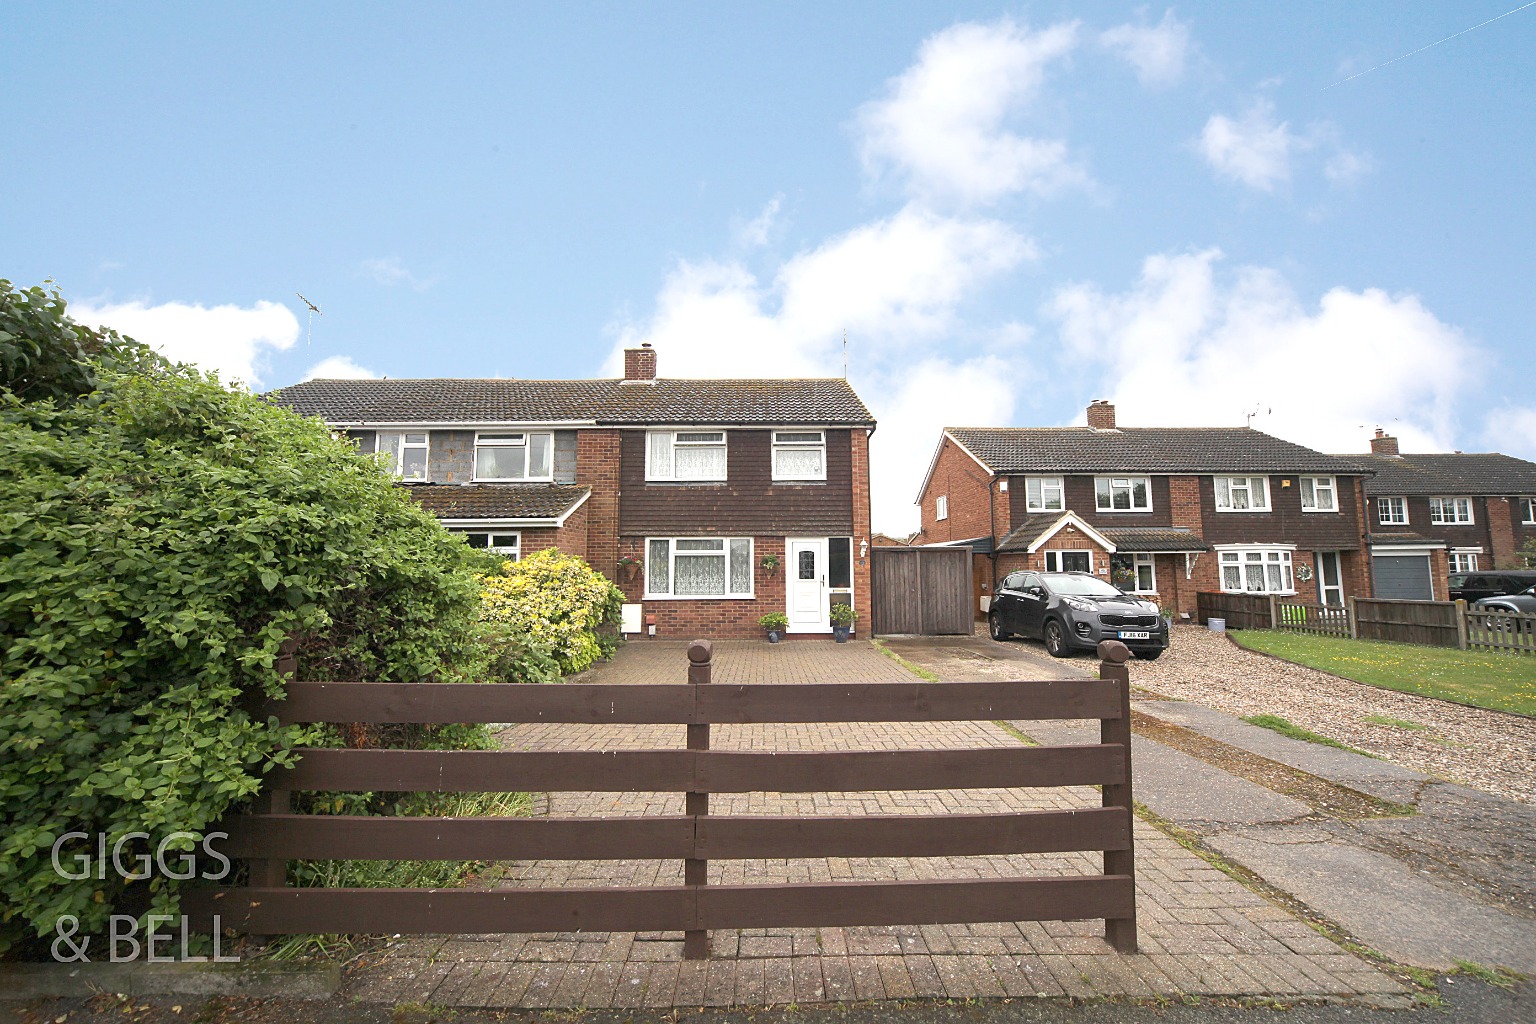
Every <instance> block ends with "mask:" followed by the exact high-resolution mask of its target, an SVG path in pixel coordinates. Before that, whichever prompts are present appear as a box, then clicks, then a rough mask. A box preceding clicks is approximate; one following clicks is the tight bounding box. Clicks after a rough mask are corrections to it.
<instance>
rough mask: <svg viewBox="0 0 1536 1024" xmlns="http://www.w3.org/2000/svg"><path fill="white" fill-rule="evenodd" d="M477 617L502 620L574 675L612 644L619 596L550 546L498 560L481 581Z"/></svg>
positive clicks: (579, 562) (579, 563) (600, 577)
mask: <svg viewBox="0 0 1536 1024" xmlns="http://www.w3.org/2000/svg"><path fill="white" fill-rule="evenodd" d="M481 583H482V587H483V592H482V595H481V599H480V601H481V604H480V613H481V617H482V618H484V619H486V620H488V621H490V622H504V623H507V624H508V625H510V626H512V627H513V628H514V629H515V630H516V631H517V632H519V633H521V634H522V635H524V636H526V637H528V638H529V639H530V640H531V641H533V642H534V643H536V644H539V645H541V646H544V647H547V648H548V649H549V650H550V651H551V652H552V653H553V654H554V656H555V660H556V661H558V662H559V663H560V670H561V671H562V672H565V673H571V672H580V671H581V670H582V669H584V668H586V667H587V666H588V665H590V664H592V663H593V662H594V661H596V660H597V659H598V658H600V657H602V656H603V655H604V654H606V653H610V652H611V650H612V648H613V645H614V643H615V641H614V640H613V639H612V632H613V631H612V630H611V629H605V628H604V627H611V626H613V625H615V624H616V623H617V622H618V621H619V607H620V605H621V604H622V603H623V601H624V595H623V593H622V592H621V591H620V590H619V588H618V587H615V586H614V585H613V584H612V583H610V582H608V580H607V579H606V578H605V577H604V576H603V574H602V573H600V572H598V571H597V570H596V569H594V568H592V567H591V566H590V565H588V564H587V563H586V562H584V561H583V560H581V559H580V558H576V557H575V556H573V555H566V554H562V553H561V552H560V551H557V550H556V549H554V548H550V549H548V550H546V551H540V552H538V553H537V554H533V555H529V556H528V557H527V558H524V559H523V560H522V561H518V562H504V563H502V567H501V570H500V571H499V572H494V573H488V574H487V575H485V576H482V577H481Z"/></svg>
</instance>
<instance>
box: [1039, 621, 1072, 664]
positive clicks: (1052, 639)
mask: <svg viewBox="0 0 1536 1024" xmlns="http://www.w3.org/2000/svg"><path fill="white" fill-rule="evenodd" d="M1043 639H1044V640H1045V649H1046V652H1047V653H1048V654H1050V656H1051V657H1053V658H1070V657H1071V656H1072V650H1071V648H1069V647H1068V646H1067V634H1066V633H1065V632H1064V631H1063V630H1062V628H1061V623H1059V622H1057V621H1056V620H1055V619H1052V620H1051V621H1050V622H1047V623H1046V624H1045V636H1044V638H1043Z"/></svg>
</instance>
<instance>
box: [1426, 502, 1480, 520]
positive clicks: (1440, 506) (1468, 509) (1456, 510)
mask: <svg viewBox="0 0 1536 1024" xmlns="http://www.w3.org/2000/svg"><path fill="white" fill-rule="evenodd" d="M1429 521H1430V522H1432V523H1435V524H1436V525H1438V526H1466V525H1468V524H1470V523H1471V522H1472V499H1471V498H1430V499H1429Z"/></svg>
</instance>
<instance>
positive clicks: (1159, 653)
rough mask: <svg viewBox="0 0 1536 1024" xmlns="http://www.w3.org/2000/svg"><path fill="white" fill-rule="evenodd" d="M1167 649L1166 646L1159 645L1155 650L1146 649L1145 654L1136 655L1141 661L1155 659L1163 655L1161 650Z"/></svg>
mask: <svg viewBox="0 0 1536 1024" xmlns="http://www.w3.org/2000/svg"><path fill="white" fill-rule="evenodd" d="M1167 649H1168V648H1166V647H1159V648H1158V649H1157V650H1155V651H1148V652H1147V653H1146V654H1138V655H1136V657H1137V658H1138V659H1139V660H1141V661H1156V660H1157V659H1158V658H1161V657H1162V656H1163V652H1164V651H1166V650H1167Z"/></svg>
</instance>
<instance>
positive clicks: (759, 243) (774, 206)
mask: <svg viewBox="0 0 1536 1024" xmlns="http://www.w3.org/2000/svg"><path fill="white" fill-rule="evenodd" d="M783 205H784V196H783V194H782V193H781V194H779V195H776V196H774V197H773V198H772V199H770V200H768V202H767V204H766V205H764V206H763V208H762V210H760V211H759V212H758V214H757V216H756V217H753V218H752V219H751V220H749V221H747V222H746V223H745V224H739V225H737V226H736V229H735V230H734V231H733V232H732V234H733V235H734V236H735V239H736V244H737V245H739V246H741V247H742V248H744V249H759V248H762V247H763V246H765V245H767V244H768V241H769V239H770V238H771V237H772V235H773V229H774V228H775V227H777V226H778V222H779V208H780V207H782V206H783Z"/></svg>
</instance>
